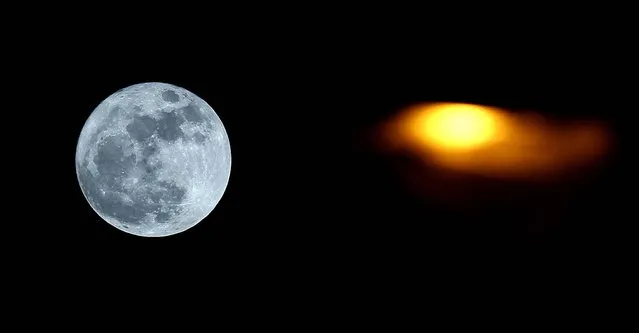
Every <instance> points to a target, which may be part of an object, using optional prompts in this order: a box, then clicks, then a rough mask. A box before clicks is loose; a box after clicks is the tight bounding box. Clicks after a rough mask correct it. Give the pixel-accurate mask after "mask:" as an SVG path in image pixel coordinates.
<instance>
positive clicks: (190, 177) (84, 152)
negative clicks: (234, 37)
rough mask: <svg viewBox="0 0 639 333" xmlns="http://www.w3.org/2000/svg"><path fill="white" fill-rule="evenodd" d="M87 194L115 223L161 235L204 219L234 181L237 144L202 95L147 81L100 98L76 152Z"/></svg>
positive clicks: (141, 232)
mask: <svg viewBox="0 0 639 333" xmlns="http://www.w3.org/2000/svg"><path fill="white" fill-rule="evenodd" d="M75 166H76V173H77V177H78V182H79V183H80V188H81V189H82V193H83V194H84V197H85V198H86V200H87V201H88V203H89V205H90V206H91V207H92V208H93V210H94V211H95V212H96V213H97V214H98V215H99V216H100V217H101V218H102V219H104V220H105V221H106V222H108V223H109V224H110V225H112V226H114V227H116V228H118V229H120V230H122V231H124V232H127V233H130V234H133V235H138V236H144V237H163V236H170V235H174V234H177V233H180V232H182V231H184V230H186V229H189V228H191V227H193V226H194V225H196V224H198V223H199V222H200V221H202V219H204V218H205V217H206V216H208V215H209V214H210V213H211V212H212V211H213V209H214V208H215V206H216V205H217V204H218V202H219V201H220V199H221V198H222V195H223V194H224V191H225V189H226V186H227V184H228V181H229V177H230V172H231V147H230V144H229V138H228V136H227V133H226V130H225V129H224V125H223V124H222V121H221V120H220V118H219V117H218V116H217V114H216V113H215V111H213V109H212V108H211V106H209V105H208V104H207V103H206V102H205V101H204V100H202V99H201V98H200V97H198V96H197V95H195V94H193V93H192V92H190V91H188V90H186V89H184V88H180V87H177V86H174V85H171V84H167V83H158V82H150V83H141V84H136V85H132V86H130V87H127V88H124V89H121V90H119V91H117V92H115V93H113V94H112V95H111V96H109V97H107V98H106V99H105V100H104V101H102V103H100V104H99V105H98V106H97V107H96V108H95V110H94V111H93V112H92V113H91V115H90V116H89V118H88V119H87V121H86V123H85V124H84V127H83V128H82V132H81V133H80V138H79V139H78V144H77V147H76V154H75Z"/></svg>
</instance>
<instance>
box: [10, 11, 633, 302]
mask: <svg viewBox="0 0 639 333" xmlns="http://www.w3.org/2000/svg"><path fill="white" fill-rule="evenodd" d="M300 21H302V22H300ZM303 21H305V20H304V19H295V22H288V21H287V23H286V24H285V23H282V21H278V20H273V21H272V20H267V19H263V20H260V21H253V22H254V23H253V24H252V25H247V24H248V23H246V22H244V21H241V22H244V23H239V22H236V23H233V21H232V20H231V21H229V22H226V21H225V24H222V25H220V27H219V28H217V26H216V28H215V29H214V28H213V27H208V26H207V25H206V24H203V25H196V24H193V25H188V24H187V23H189V22H181V21H180V22H173V23H171V24H170V26H179V27H180V29H177V30H175V31H174V32H170V31H166V30H162V31H163V32H162V33H156V31H153V30H151V29H139V32H138V33H136V34H135V35H134V36H130V35H126V34H124V35H123V34H119V33H116V32H114V31H108V30H107V31H106V32H104V33H100V34H96V33H94V32H93V30H91V32H90V33H89V32H86V31H83V27H88V26H96V25H100V24H103V23H104V21H100V22H103V23H100V24H98V23H90V22H82V23H77V24H70V25H69V26H64V27H59V28H58V27H56V28H55V29H54V30H48V29H40V30H38V32H37V33H36V34H35V35H34V36H30V37H29V38H24V39H22V38H20V39H19V40H20V41H21V42H20V43H21V45H23V48H22V49H23V50H26V49H28V50H30V51H29V52H26V53H28V54H29V56H25V57H24V58H22V59H19V61H18V62H17V63H19V64H20V65H17V66H16V69H15V70H17V71H21V73H22V74H21V75H20V77H21V81H20V85H21V86H22V87H24V91H38V96H39V97H37V98H36V100H31V101H25V102H24V103H27V104H28V105H29V108H32V109H33V111H35V115H33V117H38V118H37V119H40V120H38V124H37V126H36V128H38V131H39V133H42V134H43V135H42V136H39V135H38V136H35V137H30V138H28V139H27V140H28V141H29V142H31V141H32V142H33V143H29V144H30V145H31V147H34V146H33V145H35V147H36V148H32V149H33V150H34V151H35V152H37V154H35V155H36V156H37V158H36V159H37V161H36V162H37V163H35V162H34V163H29V164H28V165H26V166H21V168H20V169H21V172H24V173H25V174H28V175H31V176H29V177H30V178H29V180H27V183H29V184H31V182H30V180H31V179H33V180H34V181H33V185H30V186H23V187H22V188H21V190H22V192H21V193H22V194H21V196H20V197H22V198H23V199H22V200H23V201H24V202H20V203H17V204H16V205H20V207H22V208H20V210H21V211H22V212H23V214H19V215H16V217H15V218H18V219H19V220H20V222H19V223H20V226H21V227H25V228H24V230H22V228H20V229H21V231H20V232H17V233H16V234H13V235H5V239H6V240H7V241H8V242H7V243H12V244H13V243H15V244H16V245H15V246H13V250H12V252H11V253H14V255H11V257H12V258H13V259H14V260H15V262H16V263H18V264H19V267H21V268H20V269H17V270H16V271H17V272H21V273H17V274H18V276H19V279H20V280H23V281H37V282H36V283H34V284H32V285H35V286H38V288H37V290H38V292H40V293H43V294H48V293H53V294H55V295H58V296H60V295H71V294H87V295H96V294H99V295H101V296H100V297H107V296H105V295H108V294H110V293H111V292H116V293H117V295H128V296H127V297H131V298H136V297H138V296H135V297H134V296H131V295H132V294H135V295H140V294H142V295H145V296H143V297H147V296H146V295H147V294H154V293H155V292H154V291H157V290H161V291H162V293H164V294H165V295H170V296H173V295H180V296H181V297H186V298H190V297H193V298H199V297H201V298H203V299H210V298H214V297H219V295H221V294H230V295H235V297H231V298H236V299H247V300H256V299H262V301H263V302H265V303H269V301H267V299H271V300H272V301H273V302H274V303H277V302H279V301H281V300H282V299H283V298H287V299H288V298H289V297H290V298H291V299H296V300H297V302H300V303H303V304H306V303H309V302H310V303H314V302H315V301H313V302H311V300H317V302H318V303H317V304H320V303H321V302H320V301H319V300H320V299H321V300H329V299H330V300H331V301H330V302H331V304H334V306H339V303H342V302H346V301H349V300H351V301H356V302H358V303H359V302H363V303H368V302H370V303H371V304H377V302H381V301H380V300H381V299H404V298H408V299H412V297H416V298H419V297H422V296H423V295H424V293H431V292H432V293H438V292H442V290H444V289H445V288H446V287H444V286H449V285H454V286H455V288H454V289H457V290H459V289H464V290H466V289H472V290H485V289H486V288H488V287H486V286H485V285H483V283H484V282H486V283H494V284H501V283H504V284H509V283H515V282H513V281H520V283H519V284H517V285H518V286H519V287H522V288H525V289H529V288H532V287H531V286H534V285H536V284H537V283H539V281H546V282H548V281H550V283H551V284H553V283H554V282H553V281H555V280H554V279H556V278H557V277H558V276H560V275H561V274H560V273H574V272H579V273H574V274H573V275H571V276H579V277H581V278H583V277H584V276H591V275H589V274H590V273H588V274H586V273H585V272H601V271H602V270H604V268H603V267H606V269H605V271H608V272H609V271H610V270H609V268H611V267H616V263H617V261H620V258H621V257H622V256H623V255H624V252H623V250H620V249H619V245H623V246H625V245H627V244H628V243H625V242H624V240H623V239H624V237H625V236H626V235H627V232H626V228H627V225H626V224H625V223H626V222H625V221H626V220H627V219H626V218H625V217H623V214H622V213H621V207H622V206H623V205H624V204H623V203H622V200H621V199H620V196H621V195H622V192H624V189H623V185H622V184H623V183H624V182H627V178H625V177H626V174H624V173H623V172H622V171H621V168H620V166H621V165H622V163H621V161H622V158H623V155H622V149H621V144H619V145H618V149H616V150H614V151H613V152H612V154H611V155H610V157H609V158H608V159H607V160H606V163H605V164H604V167H603V168H602V169H601V170H599V171H598V172H596V173H594V174H593V175H592V176H590V177H588V178H587V179H586V180H584V181H580V182H578V183H576V184H569V185H565V184H564V185H562V187H557V188H548V187H544V188H541V189H538V188H533V189H531V188H523V189H522V188H518V187H517V186H518V185H512V184H510V185H506V188H507V191H512V193H513V194H512V197H513V198H514V199H513V200H511V201H508V202H504V203H503V205H500V204H499V203H494V202H493V203H491V206H489V207H486V208H485V209H481V210H480V211H479V213H477V212H475V213H472V214H470V213H468V211H467V210H464V209H463V208H464V207H457V208H456V207H450V206H443V205H440V204H438V203H437V202H435V201H429V200H427V199H425V198H423V197H420V196H419V195H417V194H415V193H414V192H412V191H411V190H410V189H409V187H408V186H407V185H406V183H405V181H404V180H403V179H402V177H401V172H402V170H403V169H402V168H401V167H400V168H398V167H397V166H398V165H401V164H402V163H410V161H408V162H407V161H405V160H402V159H401V158H398V157H391V156H387V155H383V154H381V153H379V152H377V151H375V150H374V149H371V147H370V146H368V145H367V142H368V141H367V138H368V136H367V135H368V134H369V133H370V132H369V131H370V129H372V128H373V127H374V126H376V125H377V124H379V123H380V122H383V121H384V120H386V119H388V118H389V117H391V116H393V115H395V114H397V112H398V111H399V110H400V109H401V108H403V107H405V106H407V105H410V104H411V103H417V102H423V101H431V100H435V101H459V102H471V103H483V104H490V105H496V106H501V107H506V108H514V109H533V110H537V111H538V112H540V113H543V114H547V115H550V116H556V117H564V118H568V119H570V118H580V117H598V118H600V119H603V120H605V121H607V122H608V123H609V124H611V126H612V128H613V130H614V131H615V133H617V134H618V135H619V137H620V136H621V128H620V124H621V117H622V116H623V110H624V109H623V106H625V104H624V103H626V102H627V100H626V97H625V95H624V94H623V92H622V90H621V89H620V88H618V87H617V86H618V85H621V83H619V82H622V81H624V80H625V77H626V74H625V71H624V69H623V66H621V65H620V64H619V62H616V61H613V58H610V57H606V58H604V57H603V56H602V54H604V53H606V52H602V53H596V54H595V53H593V52H592V50H593V49H598V50H601V49H607V50H611V51H610V52H612V50H613V49H612V47H613V46H614V45H612V44H615V42H614V41H606V42H605V43H604V44H601V43H602V42H601V41H599V40H596V41H595V40H592V39H586V37H585V36H586V35H588V34H586V33H585V32H583V33H582V34H575V33H573V32H570V31H568V32H566V34H561V33H558V32H556V31H555V32H553V33H548V34H544V35H543V36H542V35H540V34H541V33H540V32H539V31H538V30H535V29H531V30H532V31H529V32H528V33H526V34H521V33H518V34H517V35H516V38H515V37H512V36H511V35H510V34H508V33H506V32H507V31H506V32H503V36H500V37H497V36H496V35H495V34H494V33H483V32H482V33H479V32H475V34H471V32H472V30H473V29H466V30H463V31H464V33H462V34H461V35H462V36H459V35H457V34H453V32H452V31H450V30H449V29H443V28H441V27H439V28H437V27H429V28H426V27H423V28H422V29H420V28H419V25H418V24H416V25H410V26H408V27H405V28H404V29H400V28H398V27H397V26H398V25H400V23H395V21H392V22H386V23H385V24H383V22H382V23H379V25H373V24H371V25H364V23H352V22H351V23H352V24H351V23H348V22H349V21H348V20H344V22H343V23H342V25H340V26H335V25H334V23H327V22H324V21H322V20H319V21H313V22H315V23H306V25H303V23H304V22H303ZM398 21H400V22H401V21H402V20H399V19H398ZM137 22H138V21H137V20H136V18H135V17H130V18H126V19H125V18H122V19H121V22H120V21H118V24H122V25H127V26H135V25H136V24H137ZM322 22H324V23H322ZM404 23H405V22H404ZM111 24H116V22H115V21H111ZM158 24H160V23H158ZM165 24H168V23H162V24H161V25H162V26H164V25H165ZM296 27H297V28H296ZM390 27H394V29H391V28H390ZM497 30H499V28H497ZM196 31H197V32H199V33H197V34H196V35H191V33H192V32H196ZM213 31H215V32H217V33H214V32H213ZM209 32H210V33H209ZM580 36H581V37H580ZM590 37H592V36H590ZM590 37H589V38H590ZM26 53H25V54H26ZM18 54H21V53H18ZM25 78H26V79H25ZM148 81H160V82H167V83H171V84H175V85H178V86H181V87H184V88H186V89H188V90H190V91H192V92H193V93H195V94H197V95H199V96H200V97H202V98H203V99H204V100H206V101H207V102H208V103H209V104H210V105H211V106H212V107H213V109H214V110H215V111H216V112H217V113H218V115H219V116H220V118H221V119H222V121H223V122H224V125H225V127H226V130H227V132H228V135H229V138H230V141H231V148H232V154H233V155H232V156H233V165H232V172H231V178H230V182H229V185H228V188H227V191H226V193H225V195H224V197H223V198H222V200H221V202H220V203H219V205H218V206H217V207H216V208H215V210H214V211H213V212H212V213H211V214H210V215H209V216H208V217H207V218H206V219H205V220H203V221H202V222H201V223H200V224H198V225H197V226H195V227H193V228H192V229H190V230H188V231H186V232H184V233H182V234H178V235H175V236H171V237H166V238H141V237H136V236H132V235H129V234H126V233H123V232H121V231H118V230H116V229H115V228H113V227H111V226H109V225H108V224H107V223H105V222H103V221H102V220H101V219H100V218H99V217H98V216H97V214H95V212H94V211H93V210H92V209H91V207H90V206H89V205H88V203H87V202H86V200H85V199H84V197H83V195H82V192H81V190H80V188H79V186H78V183H77V179H76V173H75V168H74V154H75V148H76V143H77V139H78V136H79V133H80V131H81V129H82V126H83V124H84V121H85V120H86V119H87V117H88V116H89V114H90V113H91V112H92V111H93V109H94V108H95V107H96V106H97V105H98V104H99V103H100V102H101V101H102V100H103V99H104V98H106V97H107V96H109V95H110V94H111V93H113V92H115V91H116V90H118V89H120V88H123V87H126V86H128V85H131V84H135V83H140V82H148ZM27 95H30V94H25V96H27ZM25 98H28V96H27V97H25ZM31 99H33V98H31ZM30 114H32V113H24V114H23V116H24V117H29V115H30ZM40 126H41V127H40ZM30 149H31V148H30ZM29 151H31V150H28V151H27V153H26V155H27V156H25V158H33V155H34V154H32V153H28V152H29ZM21 153H25V152H24V151H21ZM474 184H475V183H472V182H470V183H468V184H467V186H468V187H469V190H468V191H471V192H472V191H473V186H474ZM484 186H486V185H484ZM488 188H489V189H490V188H491V187H490V186H489V187H488ZM475 191H477V190H475ZM535 191H536V192H535ZM522 193H525V194H522ZM553 193H555V194H556V193H561V195H557V198H561V199H557V200H556V201H555V199H553V198H554V197H553V196H552V194H553ZM548 197H550V199H547V198H548ZM544 198H546V200H545V201H543V200H542V199H544ZM531 200H542V201H543V202H542V201H540V202H539V203H537V202H535V201H531ZM34 202H36V203H37V204H33V203H34ZM548 204H550V205H552V207H553V208H552V210H551V213H544V214H541V213H539V211H538V210H539V209H545V208H543V207H545V206H543V205H548ZM540 207H541V208H540ZM544 212H545V210H544ZM18 216H20V217H18ZM539 216H541V217H539ZM546 218H547V219H550V220H552V222H551V223H550V224H549V225H550V227H548V228H546V227H543V228H541V229H539V228H536V227H535V226H537V225H539V223H541V225H545V224H544V223H543V222H544V219H546ZM540 221H541V222H540ZM530 226H533V227H530ZM533 229H534V230H533ZM531 230H532V231H531ZM582 273H583V274H582ZM593 274H594V273H593ZM494 276H499V277H500V278H499V279H493V278H492V277H494ZM515 276H517V277H519V278H525V279H526V281H529V282H528V283H524V282H521V281H524V280H519V279H518V278H516V277H515ZM532 276H534V278H533V277H532ZM484 278H485V280H484ZM479 281H482V282H479ZM530 281H533V282H530ZM571 281H573V280H571ZM575 283H576V282H575ZM515 284H516V283H515ZM524 286H526V287H524ZM141 290H142V291H141ZM429 290H430V291H429ZM216 295H217V296H216ZM259 295H268V296H264V297H261V296H259ZM419 295H421V296H419ZM91 297H92V296H89V298H91ZM167 297H169V296H167Z"/></svg>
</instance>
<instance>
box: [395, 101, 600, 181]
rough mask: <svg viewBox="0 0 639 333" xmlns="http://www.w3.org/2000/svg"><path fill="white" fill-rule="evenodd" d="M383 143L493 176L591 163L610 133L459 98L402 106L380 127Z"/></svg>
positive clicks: (546, 171) (588, 124) (583, 123)
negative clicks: (463, 102)
mask: <svg viewBox="0 0 639 333" xmlns="http://www.w3.org/2000/svg"><path fill="white" fill-rule="evenodd" d="M384 134H385V136H384V138H385V139H386V143H388V144H390V145H391V147H393V148H401V149H407V150H409V151H410V152H413V153H416V154H419V155H420V156H422V157H424V159H425V161H426V162H429V163H431V164H434V165H436V166H439V167H442V168H447V169H454V170H459V171H464V172H471V173H477V174H483V175H489V176H499V177H531V176H546V175H556V174H560V173H563V172H568V171H570V170H573V169H574V168H577V167H580V166H584V165H588V164H592V163H594V162H596V161H597V160H598V159H599V158H600V157H601V156H602V155H603V154H604V153H605V152H606V150H607V148H608V146H609V143H610V136H609V133H608V131H607V129H606V127H605V126H604V125H603V124H601V123H598V122H587V121H572V122H570V123H566V122H562V123H559V122H552V121H550V120H548V119H544V118H542V117H541V116H539V115H535V114H528V115H518V114H514V113H509V112H507V111H506V110H502V109H499V108H494V107H486V106H481V105H471V104H459V103H434V104H422V105H417V106H414V107H411V108H408V109H407V110H405V112H403V113H402V114H401V115H400V116H399V117H398V118H397V119H395V120H394V121H392V122H391V123H390V124H388V126H387V127H386V128H385V131H384Z"/></svg>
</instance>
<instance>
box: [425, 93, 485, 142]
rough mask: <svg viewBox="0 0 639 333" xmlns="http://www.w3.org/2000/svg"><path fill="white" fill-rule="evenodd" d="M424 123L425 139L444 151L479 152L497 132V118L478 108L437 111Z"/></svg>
mask: <svg viewBox="0 0 639 333" xmlns="http://www.w3.org/2000/svg"><path fill="white" fill-rule="evenodd" d="M422 119H423V121H422V122H421V124H420V125H419V127H420V128H419V129H418V130H419V131H420V132H422V135H423V138H424V139H426V140H427V141H428V142H430V143H431V144H435V145H437V146H439V147H441V148H452V149H470V148H477V147H479V146H481V145H483V144H485V143H487V142H489V141H490V140H491V139H492V138H493V137H494V136H495V132H496V121H495V117H494V115H493V114H491V113H490V112H489V111H488V110H486V109H485V108H483V107H481V106H477V105H467V104H451V105H444V106H439V107H435V108H434V109H431V110H428V111H427V112H426V113H425V114H424V118H422Z"/></svg>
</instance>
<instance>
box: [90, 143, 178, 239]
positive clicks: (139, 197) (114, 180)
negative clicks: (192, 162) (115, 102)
mask: <svg viewBox="0 0 639 333" xmlns="http://www.w3.org/2000/svg"><path fill="white" fill-rule="evenodd" d="M126 144H132V143H131V141H129V139H128V138H127V137H124V136H114V137H109V138H106V139H105V140H104V141H103V142H102V143H101V144H100V146H99V147H98V152H97V154H96V156H95V157H94V159H93V162H94V163H95V165H96V166H97V169H98V174H97V175H96V176H93V175H92V174H91V173H90V172H89V170H88V167H87V165H88V161H86V160H85V161H84V162H83V166H82V168H80V172H79V174H78V177H79V178H80V183H81V184H82V187H83V189H84V191H85V192H86V193H87V198H89V200H90V201H91V203H92V204H93V205H94V207H95V208H96V209H97V210H98V211H99V212H101V213H102V214H105V215H108V216H110V217H113V218H115V219H117V220H118V221H120V222H122V223H123V224H124V226H125V227H126V225H138V224H140V223H141V221H142V219H143V218H144V217H145V216H146V214H147V213H148V212H154V213H156V214H157V215H156V222H159V223H165V222H168V221H170V220H171V219H172V218H173V216H174V215H175V214H176V213H179V212H180V211H181V207H179V206H173V207H171V205H172V204H173V205H174V204H179V203H181V202H182V201H183V199H184V197H185V195H186V190H184V189H182V188H180V187H178V186H176V185H175V184H172V183H169V182H157V181H155V180H156V178H157V171H158V169H159V168H160V166H152V165H149V164H148V157H149V156H150V155H152V154H154V153H155V152H156V151H157V148H156V147H153V146H151V147H148V148H145V149H144V150H143V153H142V158H141V159H140V161H136V158H135V155H129V156H125V155H124V152H123V150H122V148H123V146H124V145H126ZM136 166H138V167H141V168H142V170H143V174H142V177H141V178H142V181H141V183H142V184H144V183H147V184H148V183H149V182H152V184H153V186H144V185H140V186H137V187H135V189H136V190H135V191H131V192H127V191H126V190H125V189H124V188H123V186H122V183H123V181H124V179H125V178H126V177H127V174H128V172H129V170H131V169H132V168H134V167H136ZM103 190H104V192H105V194H102V191H103ZM122 193H126V194H128V195H129V196H130V198H131V199H132V202H126V201H125V200H124V199H123V198H122V196H121V194H122ZM95 198H99V199H95ZM162 201H164V203H162ZM167 206H168V208H171V209H172V210H173V211H172V212H171V213H166V212H161V211H160V209H161V208H162V207H167Z"/></svg>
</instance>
